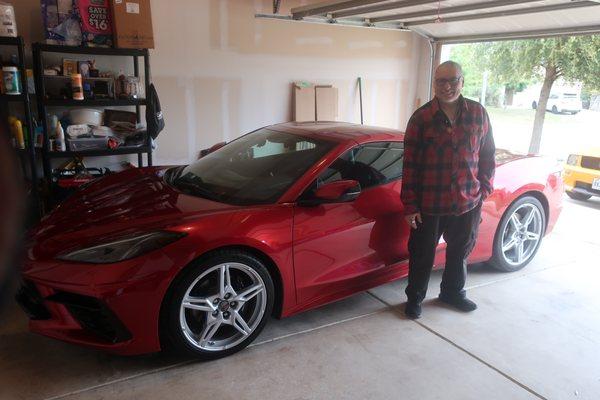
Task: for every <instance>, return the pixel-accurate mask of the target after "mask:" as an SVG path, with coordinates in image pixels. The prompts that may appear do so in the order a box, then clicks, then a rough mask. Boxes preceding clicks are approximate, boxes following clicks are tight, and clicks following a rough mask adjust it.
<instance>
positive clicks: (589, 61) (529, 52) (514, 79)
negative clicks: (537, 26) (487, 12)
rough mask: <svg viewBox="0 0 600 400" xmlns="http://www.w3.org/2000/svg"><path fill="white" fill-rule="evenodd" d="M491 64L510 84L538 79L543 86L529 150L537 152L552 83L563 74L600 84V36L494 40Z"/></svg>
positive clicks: (570, 79) (569, 79)
mask: <svg viewBox="0 0 600 400" xmlns="http://www.w3.org/2000/svg"><path fill="white" fill-rule="evenodd" d="M487 51H488V53H487V54H488V57H489V68H490V70H491V71H492V73H493V74H494V76H495V77H496V79H500V80H504V81H505V82H507V83H508V84H509V85H510V84H513V85H514V84H517V83H518V82H519V81H521V82H522V81H528V80H536V79H539V80H541V81H542V89H541V91H540V97H539V100H538V102H537V110H536V113H535V119H534V123H533V132H532V134H531V141H530V144H529V152H530V153H538V152H539V150H540V143H541V141H542V130H543V127H544V118H545V115H546V104H547V103H548V97H549V96H550V90H551V89H552V85H553V84H554V82H555V81H556V80H557V79H558V78H559V77H562V78H563V79H564V80H565V81H567V82H575V81H579V82H583V83H584V85H586V86H587V87H590V88H600V36H598V35H595V36H571V37H559V38H549V39H533V40H517V41H506V42H495V43H491V44H488V45H487Z"/></svg>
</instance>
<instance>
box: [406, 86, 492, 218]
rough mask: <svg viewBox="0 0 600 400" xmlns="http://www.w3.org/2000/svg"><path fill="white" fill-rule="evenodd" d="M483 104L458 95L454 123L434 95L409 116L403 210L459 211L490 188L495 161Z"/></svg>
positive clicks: (472, 204)
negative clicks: (457, 107)
mask: <svg viewBox="0 0 600 400" xmlns="http://www.w3.org/2000/svg"><path fill="white" fill-rule="evenodd" d="M495 151H496V147H495V145H494V137H493V136H492V126H491V125H490V120H489V117H488V114H487V112H486V111H485V108H484V107H483V106H482V105H481V104H479V103H477V102H476V101H472V100H468V99H465V98H463V97H462V96H460V98H459V110H458V116H457V119H456V122H455V123H454V125H452V124H451V123H450V120H449V119H448V117H447V116H446V114H445V113H444V112H443V111H442V110H441V108H440V106H439V103H438V100H437V99H436V98H434V99H433V100H432V101H430V102H429V103H427V104H425V105H423V106H422V107H421V108H419V109H418V110H417V111H415V113H414V114H413V116H412V117H411V118H410V121H408V126H407V127H406V134H405V137H404V167H403V172H402V193H401V198H402V203H403V204H404V210H405V211H404V212H405V213H406V214H412V213H417V212H420V213H423V214H429V215H461V214H464V213H466V212H467V211H470V210H472V209H473V208H475V207H476V206H477V205H478V204H479V202H480V201H481V200H482V199H485V198H486V197H487V196H489V195H490V194H491V193H492V190H493V187H492V179H493V177H494V171H495V168H496V163H495V159H494V153H495Z"/></svg>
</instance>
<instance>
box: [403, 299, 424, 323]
mask: <svg viewBox="0 0 600 400" xmlns="http://www.w3.org/2000/svg"><path fill="white" fill-rule="evenodd" d="M404 314H405V315H406V316H407V317H408V318H410V319H418V318H420V317H421V303H418V302H416V301H407V302H406V306H405V307H404Z"/></svg>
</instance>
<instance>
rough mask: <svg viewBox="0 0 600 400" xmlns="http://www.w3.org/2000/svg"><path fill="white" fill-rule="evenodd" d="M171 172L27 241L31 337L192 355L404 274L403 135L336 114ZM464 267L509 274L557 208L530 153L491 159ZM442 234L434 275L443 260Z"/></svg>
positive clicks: (58, 220) (104, 194)
mask: <svg viewBox="0 0 600 400" xmlns="http://www.w3.org/2000/svg"><path fill="white" fill-rule="evenodd" d="M213 150H214V151H212V152H210V153H209V154H207V155H205V156H204V157H202V158H201V159H199V160H198V161H196V162H195V163H192V164H190V165H187V166H178V167H147V168H139V169H131V170H128V171H125V172H122V173H119V174H114V175H109V176H106V177H104V178H102V179H100V180H97V181H93V182H92V183H90V184H88V185H87V186H85V187H84V188H82V189H81V190H80V191H78V192H77V193H76V194H74V195H73V196H71V197H70V198H69V199H67V200H66V201H65V202H64V203H63V204H61V205H60V206H59V207H58V208H57V209H55V210H54V211H53V212H52V213H51V214H50V215H48V216H47V217H45V219H44V220H42V222H41V223H40V225H39V226H38V227H36V228H35V229H33V230H32V231H31V232H30V233H29V235H28V241H27V244H26V255H25V257H24V262H23V267H22V271H23V272H22V275H23V286H22V288H21V290H20V291H19V294H18V295H17V300H18V302H19V303H20V304H21V306H22V307H23V308H24V309H25V311H26V312H27V313H28V315H29V316H30V322H29V327H30V330H31V331H32V332H35V333H38V334H42V335H46V336H50V337H53V338H56V339H59V340H63V341H67V342H71V343H76V344H81V345H86V346H91V347H94V348H97V349H104V350H107V351H111V352H114V353H118V354H129V355H131V354H141V353H148V352H156V351H160V350H161V349H163V348H165V347H169V346H170V347H173V348H175V349H177V350H181V351H184V352H187V353H189V354H192V355H194V356H196V357H198V358H203V359H213V358H218V357H223V356H226V355H229V354H232V353H234V352H236V351H239V350H241V349H243V348H244V347H245V346H247V345H248V344H249V343H251V342H252V341H253V340H254V339H255V338H256V336H257V335H258V334H259V333H260V331H261V330H262V329H263V327H264V325H265V323H266V322H267V320H268V319H269V317H270V316H271V315H274V316H276V317H279V318H280V317H287V316H290V315H293V314H296V313H299V312H301V311H305V310H308V309H312V308H315V307H318V306H320V305H323V304H326V303H329V302H332V301H335V300H338V299H341V298H344V297H347V296H349V295H352V294H354V293H357V292H360V291H364V290H367V289H369V288H372V287H374V286H378V285H381V284H384V283H387V282H390V281H393V280H396V279H400V278H403V277H405V276H406V275H407V273H408V251H407V240H408V235H409V227H408V225H407V224H406V223H405V222H404V220H403V206H402V203H401V201H400V187H401V182H402V157H403V135H402V133H401V132H399V131H394V130H391V129H385V128H375V127H366V126H362V125H354V124H346V123H317V124H296V123H285V124H278V125H273V126H269V127H266V128H261V129H259V130H257V131H254V132H251V133H249V134H247V135H244V136H242V137H240V138H238V139H236V140H234V141H232V142H230V143H228V144H226V145H224V146H223V147H221V148H218V149H217V148H216V147H215V148H214V149H213ZM496 160H497V171H496V178H495V185H494V186H495V190H494V192H493V194H492V195H491V196H490V197H488V198H487V199H486V200H485V202H484V204H483V206H482V222H481V225H480V229H479V236H478V241H477V245H476V247H475V249H474V250H473V252H472V253H471V255H470V258H469V262H470V263H475V262H484V261H489V262H490V264H491V265H493V266H494V267H496V268H497V269H500V270H502V271H507V272H510V271H516V270H519V269H521V268H523V267H524V266H525V265H527V263H529V262H530V261H531V260H532V259H533V257H534V256H535V254H536V252H537V250H538V248H539V246H540V243H541V242H542V238H543V236H544V235H545V234H547V233H549V232H550V231H551V230H552V228H553V226H554V224H555V223H556V221H557V218H558V216H559V214H560V211H561V208H562V205H561V198H562V193H563V184H562V180H561V177H560V171H559V170H558V168H555V166H554V165H553V164H552V163H550V162H548V161H547V160H546V159H544V158H543V157H534V156H524V155H516V154H512V153H510V152H507V151H502V150H499V151H497V154H496ZM444 248H445V244H444V242H443V239H442V240H441V241H440V245H439V246H438V254H437V256H436V262H435V265H436V268H439V267H443V264H444Z"/></svg>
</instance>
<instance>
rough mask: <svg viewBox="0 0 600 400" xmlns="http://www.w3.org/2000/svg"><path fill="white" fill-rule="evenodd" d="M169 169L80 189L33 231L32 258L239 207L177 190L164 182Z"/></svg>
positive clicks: (132, 173) (124, 176) (144, 170)
mask: <svg viewBox="0 0 600 400" xmlns="http://www.w3.org/2000/svg"><path fill="white" fill-rule="evenodd" d="M166 169H167V168H166V167H162V168H160V167H149V168H139V169H138V168H135V169H131V170H127V171H124V172H121V173H118V174H114V175H109V176H107V177H105V178H103V179H100V180H98V181H95V182H93V183H92V184H91V185H89V186H88V187H86V188H84V189H83V190H80V191H79V192H77V193H76V194H74V195H73V196H72V197H70V198H69V199H68V200H67V201H65V202H64V203H62V204H61V205H60V206H58V207H57V208H56V209H55V210H54V211H53V212H52V213H51V214H50V215H48V216H47V217H45V218H44V219H42V221H41V223H40V224H39V226H38V227H36V228H35V229H33V230H32V231H31V232H29V234H28V246H27V247H28V249H29V257H30V258H40V257H52V256H54V255H55V254H57V253H58V252H61V251H66V250H70V249H75V248H81V247H84V246H88V245H95V244H100V243H103V242H106V241H109V240H111V239H112V238H115V237H119V236H123V235H128V234H134V233H138V232H140V233H141V232H148V231H152V230H159V229H169V228H170V227H171V228H172V227H175V226H177V225H181V224H185V223H186V222H187V221H190V220H193V219H196V218H198V217H200V216H203V215H206V214H214V213H220V212H226V211H231V210H235V209H239V206H232V205H228V204H222V203H217V202H214V201H210V200H207V199H203V198H199V197H194V196H190V195H187V194H184V193H181V192H179V191H177V190H176V189H174V188H173V187H171V186H169V185H168V184H167V183H166V182H165V181H164V179H163V175H164V172H165V170H166Z"/></svg>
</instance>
